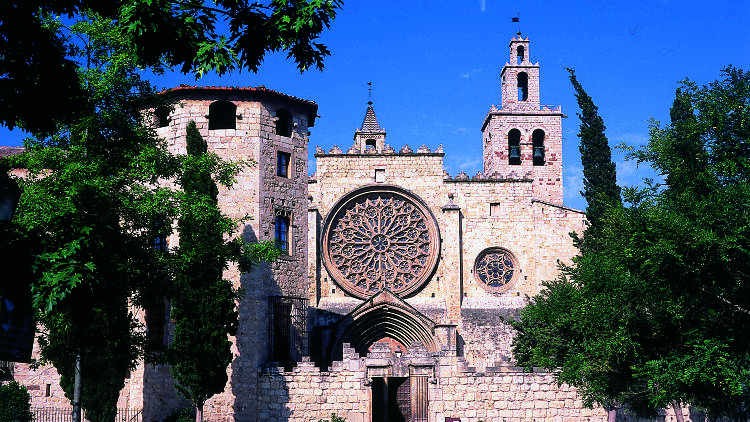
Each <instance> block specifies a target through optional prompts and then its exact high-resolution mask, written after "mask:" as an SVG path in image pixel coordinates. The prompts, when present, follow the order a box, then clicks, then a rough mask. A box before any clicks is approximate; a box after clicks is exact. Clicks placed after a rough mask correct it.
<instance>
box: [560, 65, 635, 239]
mask: <svg viewBox="0 0 750 422" xmlns="http://www.w3.org/2000/svg"><path fill="white" fill-rule="evenodd" d="M566 70H567V71H568V72H569V73H570V82H571V83H572V84H573V88H574V89H575V91H576V100H577V101H578V108H580V113H577V115H578V118H579V119H581V126H580V128H579V132H578V137H579V138H580V140H581V144H580V146H579V147H578V149H579V151H580V152H581V164H582V165H583V192H581V194H582V195H583V197H584V198H585V199H586V203H587V206H586V217H587V218H588V221H589V227H588V228H587V229H586V231H585V232H584V237H583V239H577V238H576V243H577V245H578V246H579V247H581V249H582V250H583V249H585V248H586V247H592V245H593V244H594V243H595V242H597V241H598V240H600V238H601V234H602V230H603V226H604V217H605V214H606V211H607V208H608V207H611V206H618V205H620V204H621V203H622V201H621V199H620V187H619V186H618V185H617V174H616V172H615V163H613V162H612V150H611V149H610V148H609V143H608V142H607V136H606V135H605V134H604V130H605V126H604V120H602V118H601V116H599V109H598V108H597V106H596V105H595V104H594V101H593V100H592V99H591V96H589V95H588V94H587V93H586V91H584V89H583V86H581V84H580V82H578V79H577V78H576V74H575V71H574V70H573V69H571V68H566Z"/></svg>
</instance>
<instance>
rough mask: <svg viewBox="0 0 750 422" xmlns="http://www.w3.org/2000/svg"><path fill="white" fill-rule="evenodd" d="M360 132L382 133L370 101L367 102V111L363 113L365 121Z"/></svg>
mask: <svg viewBox="0 0 750 422" xmlns="http://www.w3.org/2000/svg"><path fill="white" fill-rule="evenodd" d="M359 130H361V131H362V132H383V128H381V127H380V124H379V123H378V118H377V117H376V116H375V109H374V108H372V101H368V102H367V111H366V112H365V119H364V120H363V121H362V127H360V129H359Z"/></svg>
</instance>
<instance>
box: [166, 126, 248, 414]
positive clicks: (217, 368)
mask: <svg viewBox="0 0 750 422" xmlns="http://www.w3.org/2000/svg"><path fill="white" fill-rule="evenodd" d="M186 139H187V153H188V155H187V157H186V159H185V162H184V165H183V172H182V177H181V181H180V183H181V185H182V188H183V193H184V197H183V200H182V202H181V208H182V209H181V215H180V218H179V222H178V231H179V234H180V246H179V248H178V249H177V251H176V252H175V261H176V265H175V271H174V273H175V276H174V285H173V288H172V293H171V295H170V297H171V303H172V319H174V320H175V331H174V340H173V342H172V344H171V345H170V347H169V351H168V357H167V361H168V362H169V364H170V365H171V368H172V374H173V375H174V377H175V381H176V386H177V389H178V390H179V391H180V392H181V393H183V394H184V395H185V396H186V397H187V398H189V399H190V400H191V401H192V402H193V404H194V405H195V406H196V407H197V408H198V416H197V417H198V418H199V419H198V420H201V419H200V418H201V415H202V408H203V403H205V401H206V400H207V399H208V398H209V397H211V396H213V395H214V394H216V393H218V392H221V391H223V390H224V386H225V385H226V383H227V380H228V377H227V372H226V370H227V366H228V365H229V363H230V362H231V361H232V352H231V350H230V347H231V343H230V341H229V336H230V335H231V336H233V335H235V334H236V333H237V326H238V323H239V320H238V313H237V309H236V306H235V299H236V297H237V291H236V290H235V289H234V288H233V287H232V283H231V282H230V281H228V280H225V279H224V278H223V273H224V269H225V268H226V267H227V261H228V260H230V259H232V258H233V255H232V252H237V249H236V248H235V247H234V246H237V244H236V242H232V241H229V242H227V241H225V240H224V235H225V234H226V233H228V232H231V231H234V228H235V226H236V225H235V223H234V222H233V221H232V220H230V219H228V218H227V217H225V216H223V215H222V214H221V212H220V211H219V208H218V201H217V194H218V189H217V187H216V184H215V183H214V181H213V179H212V178H211V173H212V168H213V167H214V166H215V165H216V163H217V157H215V156H213V155H209V154H208V153H207V144H206V141H204V140H203V138H202V137H201V135H200V133H199V132H198V129H197V127H196V125H195V122H193V121H191V122H190V124H189V125H188V127H187V138H186Z"/></svg>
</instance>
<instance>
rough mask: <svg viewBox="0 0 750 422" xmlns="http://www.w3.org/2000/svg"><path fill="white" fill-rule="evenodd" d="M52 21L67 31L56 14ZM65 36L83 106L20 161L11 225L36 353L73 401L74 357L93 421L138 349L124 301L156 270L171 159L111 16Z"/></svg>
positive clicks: (114, 394) (106, 415)
mask: <svg viewBox="0 0 750 422" xmlns="http://www.w3.org/2000/svg"><path fill="white" fill-rule="evenodd" d="M47 24H48V25H50V26H54V27H55V28H56V29H55V31H60V32H61V33H62V31H63V30H62V29H61V28H62V26H61V24H60V23H59V22H56V21H52V20H50V21H47ZM65 33H66V34H67V35H66V38H65V42H66V50H67V51H69V52H70V53H71V54H72V55H73V56H75V57H78V58H83V59H84V61H85V62H86V63H87V66H86V67H82V68H80V69H79V79H80V81H81V82H82V84H81V89H82V92H83V93H84V94H85V95H84V98H85V102H86V110H87V112H86V114H81V115H79V118H78V119H76V120H75V121H74V122H73V123H72V124H64V123H63V122H60V121H56V122H55V128H56V129H55V131H54V132H53V133H51V134H50V135H48V136H38V137H36V138H33V139H29V140H27V143H26V146H27V153H26V154H24V155H22V156H19V157H16V158H15V160H16V162H15V163H14V165H15V166H18V167H22V168H24V169H26V171H27V172H28V177H26V178H25V179H23V180H20V182H21V184H22V185H23V188H24V193H23V195H22V197H21V202H20V204H19V210H18V214H17V219H16V223H17V225H18V226H17V227H18V230H17V231H18V232H19V233H23V235H24V236H25V237H26V240H25V242H26V243H27V244H29V245H31V246H32V247H31V250H30V251H29V252H30V253H32V254H33V258H32V261H33V263H32V265H31V269H32V270H33V272H34V275H33V280H34V282H33V283H32V284H31V294H32V298H33V302H34V305H35V307H36V308H37V309H39V310H40V322H41V323H42V325H43V327H44V328H43V330H41V334H40V337H39V343H40V346H41V357H42V360H43V361H47V362H51V363H53V364H54V365H55V367H56V368H57V369H58V371H59V373H60V375H61V386H62V387H63V389H64V391H65V393H66V396H67V397H68V398H70V399H73V379H74V377H75V370H74V364H75V361H76V359H77V356H80V358H81V377H82V378H83V379H84V383H83V397H82V400H81V402H82V406H83V407H84V408H85V409H86V411H87V415H88V418H89V419H90V420H92V421H105V420H112V419H113V418H114V416H115V414H114V413H113V412H116V403H117V399H118V396H119V391H120V390H121V389H122V388H123V386H124V379H125V377H126V375H127V373H128V371H129V370H130V369H132V368H133V367H134V365H135V362H136V359H137V358H138V357H139V356H140V355H141V346H142V340H143V338H142V335H141V334H140V332H139V330H137V329H136V327H137V322H136V320H135V318H134V316H133V314H132V313H131V311H130V308H129V303H128V302H129V298H131V297H133V298H134V299H135V301H136V303H138V296H137V295H136V296H133V295H134V294H136V293H138V292H140V291H143V290H146V289H147V286H149V285H150V284H151V283H152V281H151V280H152V277H151V276H152V275H153V274H154V273H155V272H157V271H158V269H159V268H160V267H161V263H160V262H159V261H158V259H157V257H156V255H155V254H154V252H153V239H154V236H155V233H154V231H155V229H154V227H155V225H154V221H156V220H157V219H159V218H164V216H165V215H170V213H173V212H172V211H171V210H172V209H173V207H172V206H171V204H172V203H173V199H172V198H173V196H174V195H173V194H172V193H171V192H170V191H169V190H168V189H165V188H160V187H156V186H155V185H154V182H156V181H157V178H158V177H160V176H161V177H168V176H169V175H170V174H173V172H174V170H176V169H177V168H178V166H177V161H176V160H175V159H174V158H170V157H169V156H168V154H166V153H165V150H164V148H163V146H162V144H161V141H159V140H157V139H156V138H155V136H153V133H152V131H151V130H149V129H147V128H146V126H145V124H144V123H145V122H144V121H143V119H144V116H143V113H141V107H142V106H143V104H144V101H148V99H149V98H151V97H152V96H153V94H154V91H153V89H152V88H151V86H150V85H149V84H148V83H147V82H146V81H144V80H142V79H141V78H140V76H139V72H138V68H137V66H136V63H135V61H134V60H133V59H132V58H133V56H132V51H130V50H129V49H128V47H127V43H126V42H125V40H124V39H123V38H122V37H121V34H120V33H119V32H118V31H117V30H116V29H114V27H113V26H112V23H111V22H110V21H107V20H101V19H97V18H96V17H94V16H89V17H88V19H86V20H82V21H79V22H77V23H74V24H73V25H71V26H70V27H67V28H66V29H65ZM68 36H69V37H71V38H68Z"/></svg>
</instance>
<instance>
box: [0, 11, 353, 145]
mask: <svg viewBox="0 0 750 422" xmlns="http://www.w3.org/2000/svg"><path fill="white" fill-rule="evenodd" d="M341 4H342V3H341V1H340V0H296V1H286V0H264V1H246V0H242V1H235V0H232V1H230V0H214V1H212V2H205V1H203V0H183V1H174V0H114V1H91V0H63V1H59V0H55V1H52V0H28V1H22V2H19V1H7V0H2V1H0V9H1V10H3V15H2V17H0V57H2V58H3V60H0V124H2V125H5V126H8V127H10V128H13V127H14V126H16V125H19V124H20V125H21V126H22V127H24V128H25V129H27V130H29V131H31V132H32V133H40V132H44V133H52V132H54V131H55V128H54V123H53V122H54V121H66V122H72V121H73V120H71V119H74V118H75V115H76V114H78V113H79V112H84V113H85V96H86V94H85V92H84V91H83V90H82V89H81V86H80V83H79V82H80V81H79V79H78V78H79V75H78V74H77V72H76V68H77V65H78V64H80V63H76V61H75V60H74V59H73V58H71V57H70V56H69V55H68V52H67V51H66V45H65V40H64V34H63V33H61V32H60V31H58V30H57V28H54V27H50V26H49V25H46V23H45V16H50V15H52V16H60V15H62V16H66V17H67V18H69V19H74V20H75V19H77V18H80V17H83V16H87V15H88V14H89V13H95V14H97V15H99V16H101V17H102V18H105V19H107V20H108V21H109V22H111V24H112V25H113V26H115V27H117V28H119V30H120V36H121V37H122V38H121V40H122V41H123V42H125V43H127V45H128V47H129V48H130V49H131V51H132V53H133V57H134V58H136V60H137V64H138V65H140V66H148V67H154V66H156V67H159V66H161V65H166V66H168V67H177V68H179V69H180V70H181V71H182V72H183V73H193V74H195V75H196V76H198V77H199V76H201V75H203V74H205V73H206V72H209V71H216V72H218V73H219V74H220V75H221V74H223V73H225V72H229V71H232V70H235V69H239V70H242V69H246V70H250V71H257V70H258V68H259V66H260V64H261V63H262V61H263V57H264V56H265V54H266V53H267V52H277V51H286V52H287V54H288V57H289V58H291V59H293V60H294V61H295V62H296V64H297V67H298V68H299V69H300V70H305V69H308V68H311V67H316V68H318V69H322V67H323V60H324V58H325V57H326V56H328V55H329V54H330V52H329V51H328V49H327V48H326V46H325V45H323V44H321V43H318V42H317V39H318V37H319V36H320V34H321V33H322V32H323V30H325V29H326V28H328V27H329V25H330V23H331V20H332V19H333V18H334V17H335V15H336V11H337V9H338V8H340V7H341ZM30 99H31V100H30ZM41 99H44V101H45V104H46V106H45V113H39V110H38V107H36V102H35V101H34V100H39V101H41Z"/></svg>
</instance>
